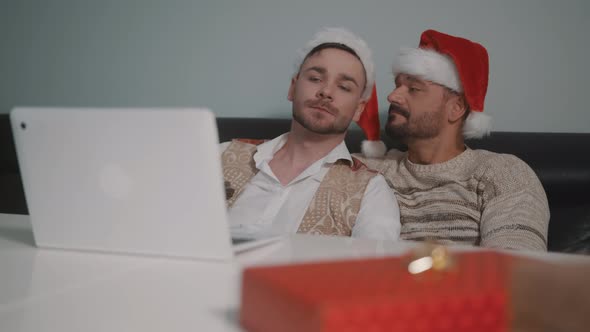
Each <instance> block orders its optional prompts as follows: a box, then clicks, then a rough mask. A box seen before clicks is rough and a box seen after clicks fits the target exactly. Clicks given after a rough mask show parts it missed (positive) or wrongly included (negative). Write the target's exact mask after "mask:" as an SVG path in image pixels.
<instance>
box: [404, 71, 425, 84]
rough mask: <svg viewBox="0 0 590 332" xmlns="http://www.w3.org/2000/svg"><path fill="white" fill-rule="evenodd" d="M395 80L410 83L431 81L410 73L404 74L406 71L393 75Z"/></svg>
mask: <svg viewBox="0 0 590 332" xmlns="http://www.w3.org/2000/svg"><path fill="white" fill-rule="evenodd" d="M395 80H396V81H408V82H411V83H420V84H427V83H432V82H431V81H427V80H425V79H422V78H420V76H416V75H410V74H406V73H398V74H397V75H395Z"/></svg>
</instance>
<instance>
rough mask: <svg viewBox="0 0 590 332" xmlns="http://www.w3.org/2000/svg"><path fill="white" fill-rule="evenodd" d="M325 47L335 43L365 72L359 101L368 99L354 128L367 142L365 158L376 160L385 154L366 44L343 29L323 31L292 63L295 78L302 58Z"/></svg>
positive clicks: (364, 149) (370, 54) (373, 69)
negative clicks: (349, 52) (346, 49)
mask: <svg viewBox="0 0 590 332" xmlns="http://www.w3.org/2000/svg"><path fill="white" fill-rule="evenodd" d="M326 43H338V44H342V45H346V46H348V47H350V48H351V49H352V50H353V51H354V52H355V53H356V55H357V56H358V57H359V59H360V60H361V63H362V64H363V67H364V69H365V78H366V82H367V83H366V85H365V90H364V91H363V94H362V98H365V99H366V98H368V101H367V104H366V106H365V110H364V112H363V113H362V115H361V117H360V119H359V121H357V124H358V125H359V127H361V129H362V130H363V132H364V133H365V136H366V138H367V140H366V141H364V142H363V143H362V144H363V145H362V150H363V152H364V153H365V155H366V156H368V157H377V156H382V155H384V154H385V151H386V147H385V144H384V143H383V142H382V141H381V140H380V132H379V130H380V125H379V108H378V105H377V90H376V88H375V63H374V62H373V56H372V52H371V49H370V48H369V46H367V43H366V42H365V41H364V40H363V39H361V38H360V37H358V36H357V35H355V34H353V33H352V32H350V31H349V30H347V29H344V28H324V29H322V30H320V31H318V32H317V33H316V34H315V35H314V36H313V38H312V39H311V40H310V41H309V42H307V44H306V45H305V47H303V48H302V49H300V50H299V51H298V55H297V59H296V62H295V75H297V73H299V69H300V68H301V65H302V64H303V61H304V60H305V57H306V56H307V55H308V54H309V52H311V50H313V49H314V48H315V47H317V46H319V45H322V44H326Z"/></svg>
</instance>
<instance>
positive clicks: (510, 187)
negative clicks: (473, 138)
mask: <svg viewBox="0 0 590 332" xmlns="http://www.w3.org/2000/svg"><path fill="white" fill-rule="evenodd" d="M473 153H474V156H475V158H474V160H475V163H476V166H475V172H474V175H475V177H476V178H478V179H479V180H481V181H483V182H487V183H490V184H492V183H493V184H494V187H495V188H496V190H499V191H516V190H521V189H525V188H530V187H535V188H542V185H541V182H540V180H539V178H538V177H537V174H536V173H535V171H534V170H533V169H532V168H531V167H530V166H529V165H528V164H527V163H526V162H524V161H523V160H522V159H520V158H519V157H517V156H515V155H512V154H506V153H497V152H492V151H487V150H473Z"/></svg>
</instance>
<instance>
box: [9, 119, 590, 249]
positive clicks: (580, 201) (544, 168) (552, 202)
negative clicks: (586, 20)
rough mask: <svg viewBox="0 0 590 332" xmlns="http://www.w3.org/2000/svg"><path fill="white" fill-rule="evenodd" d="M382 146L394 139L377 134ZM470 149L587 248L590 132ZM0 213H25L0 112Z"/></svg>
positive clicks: (243, 129) (352, 133) (553, 244)
mask: <svg viewBox="0 0 590 332" xmlns="http://www.w3.org/2000/svg"><path fill="white" fill-rule="evenodd" d="M217 124H218V128H219V138H220V141H222V142H224V141H229V140H231V139H232V138H258V139H271V138H274V137H276V136H278V135H280V134H282V133H285V132H287V131H289V128H290V125H291V121H290V120H289V119H262V118H218V119H217ZM382 138H383V140H384V141H385V143H386V145H387V146H388V148H398V149H403V145H402V144H401V143H400V142H397V141H392V140H391V139H389V138H388V137H382ZM363 139H364V136H363V133H362V132H361V131H360V129H358V128H357V127H356V126H355V125H353V127H352V128H351V130H349V132H348V134H347V136H346V144H347V146H348V148H349V150H350V151H351V152H359V151H360V144H361V142H362V140H363ZM467 145H468V146H469V147H471V148H472V149H486V150H490V151H494V152H498V153H509V154H513V155H516V156H518V157H519V158H521V159H522V160H524V161H525V162H526V163H527V164H529V166H530V167H531V168H532V169H533V170H534V171H535V173H536V174H537V176H538V177H539V179H540V180H541V183H542V184H543V187H544V188H545V192H546V193H547V198H548V200H549V208H550V212H551V220H550V223H549V249H550V250H552V251H568V252H587V253H590V195H588V190H589V189H590V134H589V133H587V134H567V133H518V132H493V133H492V134H491V136H489V137H486V138H484V139H482V140H469V141H467ZM0 213H16V214H26V213H27V208H26V202H25V198H24V193H23V189H22V184H21V180H20V175H19V170H18V163H17V159H16V153H15V150H14V142H13V139H12V132H11V130H10V125H9V121H8V116H7V115H6V114H0Z"/></svg>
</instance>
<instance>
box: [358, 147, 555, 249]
mask: <svg viewBox="0 0 590 332" xmlns="http://www.w3.org/2000/svg"><path fill="white" fill-rule="evenodd" d="M356 157H358V158H359V159H361V160H362V161H363V162H364V163H365V164H366V165H367V166H369V167H370V168H373V169H376V170H378V171H379V172H381V173H382V174H383V175H384V176H385V178H386V179H387V181H388V183H389V185H390V186H391V187H392V188H393V189H394V190H395V191H396V196H397V199H398V203H399V207H400V212H401V224H402V230H401V238H402V239H406V240H426V239H433V240H438V241H440V242H443V243H464V244H473V245H479V246H483V247H493V248H507V249H529V250H547V228H548V226H549V207H548V203H547V196H546V195H545V191H544V190H543V187H542V185H541V182H540V181H539V179H538V178H537V176H536V175H535V173H534V172H533V170H532V169H531V168H530V167H529V166H528V165H527V164H525V163H524V162H523V161H522V160H520V159H518V158H517V157H515V156H513V155H507V154H498V153H494V152H490V151H485V150H471V149H469V148H467V149H466V150H465V151H464V152H463V153H461V154H460V155H459V156H457V157H455V158H454V159H451V160H449V161H447V162H444V163H440V164H434V165H418V164H414V163H412V162H411V161H409V160H408V158H407V153H406V152H401V151H398V150H390V151H389V153H388V154H387V155H386V156H385V157H383V158H379V159H368V158H364V157H363V156H356Z"/></svg>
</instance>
